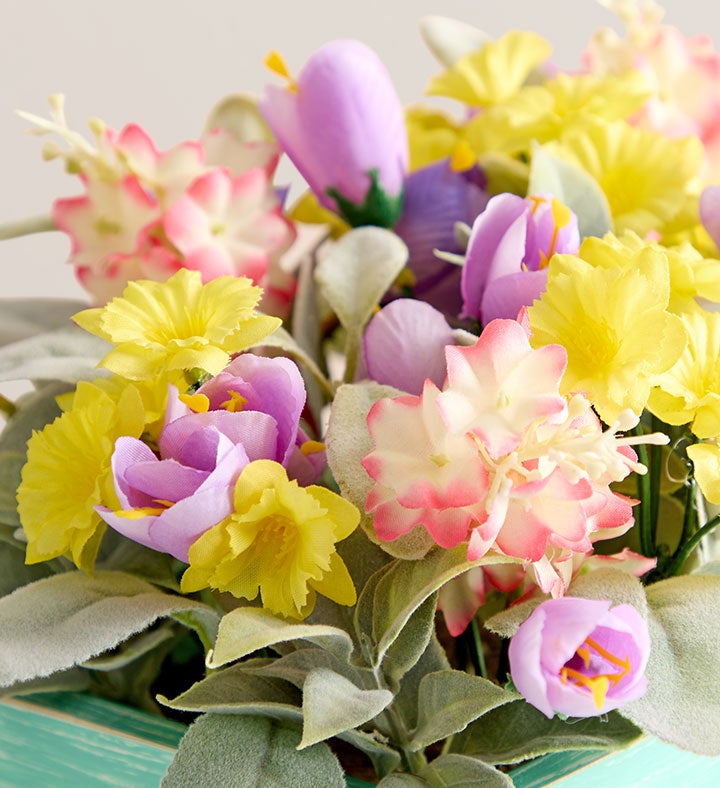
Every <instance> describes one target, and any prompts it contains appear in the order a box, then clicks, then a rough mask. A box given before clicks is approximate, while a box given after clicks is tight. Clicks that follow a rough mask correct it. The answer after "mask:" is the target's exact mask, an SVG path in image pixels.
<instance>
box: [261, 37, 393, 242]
mask: <svg viewBox="0 0 720 788" xmlns="http://www.w3.org/2000/svg"><path fill="white" fill-rule="evenodd" d="M260 110H261V112H262V114H263V116H264V117H265V120H266V121H267V122H268V124H269V125H270V128H271V129H272V131H273V133H274V134H275V136H276V137H277V139H278V142H279V143H280V146H281V147H282V149H283V150H284V151H285V152H286V153H287V154H288V156H289V157H290V158H291V159H292V161H293V163H294V164H295V166H296V167H297V168H298V170H299V171H300V173H301V175H302V176H303V177H304V178H305V180H306V181H307V182H308V184H309V185H310V188H311V189H312V190H313V191H314V192H315V194H316V195H317V197H318V199H319V200H320V202H321V203H322V204H323V205H324V206H325V207H326V208H329V209H330V210H332V211H335V212H337V213H339V214H341V215H342V216H343V217H344V218H345V219H346V220H347V221H348V222H349V223H350V224H351V225H353V226H356V227H357V226H360V225H365V224H376V225H380V226H383V227H392V226H393V225H394V224H395V222H396V221H397V218H398V216H399V215H400V210H401V208H402V191H403V178H404V175H405V172H406V170H407V166H408V143H407V132H406V129H405V119H404V115H403V109H402V105H401V104H400V100H399V98H398V96H397V93H396V92H395V88H394V87H393V84H392V81H391V79H390V76H389V74H388V72H387V70H386V68H385V66H384V65H383V64H382V62H381V61H380V59H379V58H378V56H377V55H376V54H375V53H374V52H373V51H372V50H371V49H369V48H368V47H367V46H365V44H362V43H360V42H359V41H349V40H341V41H331V42H330V43H328V44H325V45H324V46H322V47H320V49H318V50H317V51H316V52H315V53H314V54H313V55H312V56H311V57H310V59H309V60H308V61H307V63H306V64H305V66H304V68H303V69H302V70H301V71H300V74H299V76H298V78H297V81H292V82H291V84H290V85H289V87H287V88H281V87H276V86H269V87H268V88H267V90H266V93H265V96H264V97H263V99H262V100H261V102H260Z"/></svg>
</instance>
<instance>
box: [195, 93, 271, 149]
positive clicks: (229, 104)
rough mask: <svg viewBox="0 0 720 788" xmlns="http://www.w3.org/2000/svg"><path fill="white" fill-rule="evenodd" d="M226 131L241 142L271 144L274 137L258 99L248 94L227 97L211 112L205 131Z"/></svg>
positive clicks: (234, 94)
mask: <svg viewBox="0 0 720 788" xmlns="http://www.w3.org/2000/svg"><path fill="white" fill-rule="evenodd" d="M215 129H225V131H229V132H230V133H231V134H232V135H233V137H235V139H237V140H238V141H239V142H255V141H257V140H261V141H265V142H271V141H272V140H273V139H274V137H273V133H272V131H270V127H269V126H268V124H267V123H266V121H265V118H263V116H262V114H261V112H260V110H259V109H258V106H257V98H256V97H255V96H252V95H250V94H248V93H233V94H231V95H229V96H225V97H224V98H222V99H220V101H219V102H218V103H217V104H216V105H215V106H214V107H213V108H212V109H211V110H210V114H209V115H208V117H207V120H206V121H205V131H206V132H208V131H213V130H215Z"/></svg>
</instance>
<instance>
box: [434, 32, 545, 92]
mask: <svg viewBox="0 0 720 788" xmlns="http://www.w3.org/2000/svg"><path fill="white" fill-rule="evenodd" d="M551 52H552V47H551V46H550V44H549V43H548V42H547V41H546V40H545V39H544V38H542V37H541V36H539V35H537V34H536V33H530V32H525V31H520V30H513V31H511V32H509V33H506V34H505V35H503V36H501V37H500V38H499V39H498V40H497V41H490V42H488V43H487V44H485V46H483V47H482V48H480V49H478V50H476V51H474V52H470V53H469V54H467V55H464V56H463V57H461V58H460V59H459V60H458V61H457V62H456V63H454V64H453V66H452V67H451V68H450V69H448V70H447V71H446V72H445V73H443V74H440V75H438V76H436V77H434V78H433V79H432V81H431V82H430V84H429V85H428V88H427V93H428V94H429V95H431V96H447V97H449V98H454V99H457V100H458V101H462V102H463V103H464V104H468V105H469V106H471V107H486V106H489V105H493V104H496V103H499V102H502V101H505V100H506V99H508V98H510V97H511V96H513V95H514V94H515V93H517V92H518V91H519V90H520V88H521V87H522V86H523V84H524V83H525V81H526V80H527V79H528V77H529V76H530V74H531V72H532V71H533V69H535V68H537V67H538V66H541V65H542V64H543V63H545V61H546V60H547V59H548V58H549V57H550V54H551Z"/></svg>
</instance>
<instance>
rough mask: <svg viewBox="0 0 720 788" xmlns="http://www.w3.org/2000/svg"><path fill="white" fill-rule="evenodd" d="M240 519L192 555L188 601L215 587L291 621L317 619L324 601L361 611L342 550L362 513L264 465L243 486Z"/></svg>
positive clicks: (205, 538)
mask: <svg viewBox="0 0 720 788" xmlns="http://www.w3.org/2000/svg"><path fill="white" fill-rule="evenodd" d="M234 503H235V511H234V512H233V514H231V515H230V517H228V518H227V519H226V520H224V521H223V522H221V523H219V524H218V525H216V526H214V527H213V528H211V529H210V530H209V531H206V532H205V533H204V534H203V535H202V536H201V537H200V538H199V539H198V540H197V541H196V542H194V544H193V545H192V546H191V547H190V551H189V563H190V566H189V568H188V569H187V570H186V572H185V574H184V575H183V578H182V585H181V587H182V590H183V592H184V593H187V592H190V591H198V590H200V589H201V588H205V587H207V586H210V587H211V588H214V589H217V590H219V591H228V592H230V593H231V594H233V595H234V596H236V597H242V598H245V599H255V597H257V594H258V591H259V592H260V595H261V597H262V603H263V607H265V608H267V609H268V610H270V611H271V612H272V613H275V614H277V615H281V616H286V617H288V618H305V616H307V615H309V614H310V613H311V612H312V609H313V607H314V605H315V598H316V594H322V595H323V596H327V597H329V598H330V599H332V600H333V601H335V602H337V603H338V604H341V605H352V604H354V603H355V599H356V595H355V587H354V585H353V582H352V578H351V577H350V574H349V573H348V570H347V567H346V566H345V564H344V562H343V560H342V559H341V558H340V556H339V555H338V554H337V552H336V550H335V543H336V542H338V541H340V540H342V539H345V537H346V536H349V535H350V534H351V533H352V532H353V531H354V530H355V528H356V527H357V525H358V523H359V521H360V513H359V512H358V510H357V508H356V507H355V506H353V505H352V504H351V503H350V502H349V501H346V500H345V499H344V498H342V497H340V496H339V495H337V494H336V493H334V492H331V491H330V490H327V489H326V488H324V487H319V486H317V485H312V486H310V487H300V486H299V485H298V484H297V482H295V481H290V480H289V479H288V477H287V473H286V471H285V469H284V468H283V466H282V465H280V464H279V463H276V462H272V461H271V460H256V461H255V462H251V463H250V464H249V465H247V466H246V467H245V469H244V470H243V471H242V473H241V474H240V477H239V479H238V481H237V484H236V486H235V493H234Z"/></svg>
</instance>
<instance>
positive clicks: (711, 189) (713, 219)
mask: <svg viewBox="0 0 720 788" xmlns="http://www.w3.org/2000/svg"><path fill="white" fill-rule="evenodd" d="M700 220H701V221H702V223H703V225H704V226H705V229H706V230H707V231H708V233H709V235H710V237H711V238H712V239H713V241H715V246H717V247H718V248H720V186H708V187H707V188H706V189H705V190H704V191H703V193H702V194H701V195H700Z"/></svg>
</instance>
